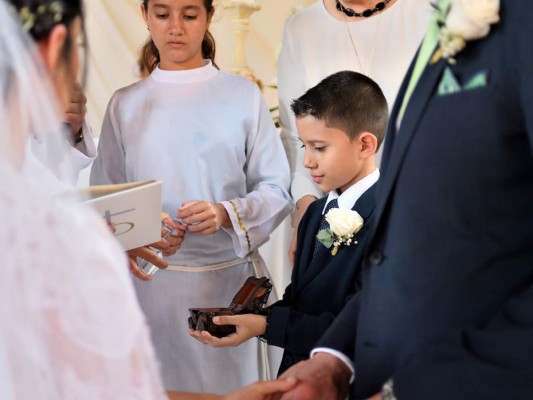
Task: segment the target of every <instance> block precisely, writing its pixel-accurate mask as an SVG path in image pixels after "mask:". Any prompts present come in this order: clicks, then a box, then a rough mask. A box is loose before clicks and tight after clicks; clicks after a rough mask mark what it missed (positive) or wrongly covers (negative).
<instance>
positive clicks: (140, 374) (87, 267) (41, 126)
mask: <svg viewBox="0 0 533 400" xmlns="http://www.w3.org/2000/svg"><path fill="white" fill-rule="evenodd" d="M65 1H67V0H65ZM62 125H63V124H62V119H61V114H60V112H59V109H58V106H57V103H56V95H55V92H54V91H53V89H52V85H51V83H50V81H49V77H48V74H47V72H46V70H45V68H44V67H43V64H42V61H41V58H40V54H39V53H38V52H37V50H36V45H35V43H34V42H33V41H32V39H31V38H30V37H29V36H28V35H27V34H26V33H25V32H24V31H23V29H21V24H20V21H19V19H18V17H17V15H16V14H15V13H14V11H13V10H12V7H11V6H10V5H8V3H6V2H5V1H4V0H0V321H1V322H0V399H2V400H12V399H29V398H39V399H44V400H62V399H65V400H66V399H77V400H83V399H87V400H89V399H90V400H92V399H109V400H115V399H118V398H127V399H161V398H163V397H164V391H163V389H162V387H161V384H160V381H159V378H158V373H157V367H156V365H155V357H154V355H153V349H152V346H151V344H150V341H149V335H148V331H147V328H146V324H145V321H144V317H143V316H142V313H141V311H140V309H139V306H138V304H137V302H136V299H135V294H134V291H133V288H132V286H131V282H130V277H129V272H128V268H127V263H126V257H125V254H124V253H123V251H122V250H121V249H120V247H119V246H118V244H117V243H116V242H115V241H114V239H113V238H112V236H111V234H110V232H109V230H108V228H107V226H106V225H105V223H104V222H103V221H102V219H101V218H100V217H99V216H98V215H96V213H94V212H92V210H90V209H87V208H85V207H83V206H81V205H80V204H77V203H74V202H73V200H72V198H69V199H68V200H65V199H62V198H61V199H60V198H52V197H51V196H50V193H49V191H50V190H54V189H53V188H51V185H52V183H51V180H47V179H42V177H41V176H40V175H39V174H37V175H35V176H34V175H33V174H31V173H28V172H27V171H25V170H24V163H25V158H28V157H27V156H28V152H30V151H31V152H32V153H33V152H34V151H38V154H36V157H35V158H36V159H37V160H39V162H42V164H43V170H51V171H54V172H56V168H59V167H61V166H62V167H65V166H66V167H67V168H68V163H65V160H64V156H65V154H66V146H68V143H67V142H66V139H65V135H64V132H63V131H62V129H63V128H62ZM32 143H38V145H39V146H38V148H39V149H38V150H36V149H30V148H31V146H32ZM44 167H46V168H44Z"/></svg>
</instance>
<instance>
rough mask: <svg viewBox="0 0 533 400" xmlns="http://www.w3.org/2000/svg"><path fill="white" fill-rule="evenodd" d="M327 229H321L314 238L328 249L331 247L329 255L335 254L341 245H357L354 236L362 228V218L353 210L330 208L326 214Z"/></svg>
mask: <svg viewBox="0 0 533 400" xmlns="http://www.w3.org/2000/svg"><path fill="white" fill-rule="evenodd" d="M326 221H328V223H329V229H322V230H321V231H319V232H318V235H316V238H317V239H318V240H319V241H320V242H321V243H322V244H323V245H324V246H326V247H327V248H328V249H329V248H331V246H333V249H332V250H331V255H333V256H334V255H335V254H337V252H338V251H339V247H340V245H341V244H344V245H345V246H350V245H352V244H357V240H355V237H354V236H355V234H356V233H357V232H359V231H360V230H361V228H362V227H363V223H364V221H363V218H361V216H360V215H359V214H358V213H357V212H356V211H353V210H348V209H345V208H332V209H331V210H329V211H328V213H327V214H326Z"/></svg>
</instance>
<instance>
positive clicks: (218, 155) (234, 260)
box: [91, 62, 292, 393]
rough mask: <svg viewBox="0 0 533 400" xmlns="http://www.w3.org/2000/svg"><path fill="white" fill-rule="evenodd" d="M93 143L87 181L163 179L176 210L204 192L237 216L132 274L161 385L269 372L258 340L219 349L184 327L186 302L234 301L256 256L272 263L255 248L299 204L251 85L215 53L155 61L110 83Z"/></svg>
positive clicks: (205, 387)
mask: <svg viewBox="0 0 533 400" xmlns="http://www.w3.org/2000/svg"><path fill="white" fill-rule="evenodd" d="M98 152H99V156H98V158H97V159H96V161H95V163H94V165H93V168H92V171H91V183H92V184H105V183H121V182H131V181H137V180H147V179H158V180H161V181H163V211H165V212H167V213H168V214H170V215H171V216H175V215H176V212H177V209H178V207H180V206H181V204H183V203H184V202H186V201H190V200H207V201H211V202H219V203H222V204H223V205H224V207H225V208H226V210H227V211H228V214H229V216H230V218H231V222H232V225H233V226H232V228H229V229H226V228H223V229H221V230H219V231H218V232H217V233H215V234H213V235H209V236H200V235H194V234H191V233H188V234H187V235H186V237H185V240H184V242H183V244H182V247H181V249H180V250H179V251H178V252H177V253H176V254H175V255H174V256H172V257H169V258H168V262H169V264H170V265H171V267H170V268H169V269H167V270H164V271H159V272H157V273H156V274H155V276H154V279H153V280H152V281H151V282H141V281H136V282H135V286H136V290H137V294H138V297H139V301H140V303H141V306H142V308H143V310H144V311H145V313H146V315H147V319H148V322H149V324H150V327H151V329H152V338H153V342H154V345H155V347H156V352H157V355H158V358H159V360H161V363H162V374H163V379H164V384H165V387H166V388H167V389H169V390H178V389H179V390H182V391H185V390H191V391H208V392H216V393H222V392H227V391H230V390H232V389H235V388H237V387H240V386H242V385H244V384H247V383H250V382H252V381H254V380H257V379H260V378H261V377H263V376H264V375H262V373H263V372H264V371H262V369H263V368H262V364H261V357H260V350H259V347H260V344H259V341H258V340H256V339H252V340H250V341H248V342H247V343H245V344H243V345H241V346H239V347H238V348H227V349H213V348H210V347H207V346H204V345H202V344H200V343H198V342H196V341H195V340H194V339H192V338H191V337H190V336H189V335H188V333H187V318H188V308H190V307H215V306H228V305H229V304H230V303H231V300H232V298H233V296H234V295H235V293H236V292H237V291H238V289H239V288H240V287H241V286H242V284H243V282H244V281H245V280H246V278H247V277H248V276H251V275H254V274H255V273H254V266H253V264H255V266H256V268H259V271H258V273H259V274H264V275H268V273H267V271H266V270H265V269H264V268H263V266H262V265H261V262H260V261H261V260H258V259H257V256H256V253H255V250H256V249H257V247H258V246H259V245H261V244H262V243H264V242H265V241H266V240H267V239H268V237H269V235H270V233H271V232H272V231H273V230H274V228H275V227H276V226H277V225H278V224H279V223H280V222H281V221H282V220H283V218H284V217H285V216H286V215H287V214H288V213H289V212H290V210H291V209H292V200H291V198H290V196H289V194H288V188H289V179H290V178H289V175H290V173H289V166H288V162H287V158H286V155H285V152H284V150H283V146H282V144H281V140H280V138H279V135H278V133H277V131H276V130H275V127H274V125H273V122H272V119H271V117H270V113H269V111H268V108H267V106H266V104H265V103H264V101H263V99H262V96H261V93H260V91H259V90H258V88H257V87H256V85H254V84H253V83H251V82H250V81H249V80H247V79H245V78H242V77H238V76H235V75H230V74H226V73H223V72H221V71H219V70H217V69H216V68H214V67H213V66H212V64H211V63H210V62H206V65H205V66H203V67H201V68H197V69H192V70H185V71H163V70H161V69H159V68H157V69H156V70H155V71H154V72H153V73H152V74H151V75H150V76H149V77H148V78H146V79H145V80H143V81H140V82H138V83H136V84H133V85H131V86H128V87H126V88H123V89H121V90H119V91H117V92H116V93H115V94H114V95H113V97H112V99H111V100H110V103H109V105H108V109H107V112H106V116H105V119H104V123H103V127H102V134H101V136H100V142H99V147H98ZM252 259H253V260H255V261H256V262H255V263H252V262H251V260H252ZM221 263H222V264H223V265H219V264H221ZM228 264H229V265H232V264H235V265H232V266H229V267H228ZM218 267H220V268H218ZM224 267H225V268H224ZM206 269H207V271H206ZM274 364H277V363H276V362H275V363H274ZM276 367H277V365H273V369H274V370H275V368H276Z"/></svg>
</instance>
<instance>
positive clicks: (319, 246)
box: [313, 199, 339, 257]
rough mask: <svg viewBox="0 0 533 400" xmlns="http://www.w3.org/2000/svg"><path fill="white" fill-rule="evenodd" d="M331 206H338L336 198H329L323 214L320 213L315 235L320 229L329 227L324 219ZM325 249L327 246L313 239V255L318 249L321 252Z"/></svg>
mask: <svg viewBox="0 0 533 400" xmlns="http://www.w3.org/2000/svg"><path fill="white" fill-rule="evenodd" d="M332 208H339V202H338V201H337V199H333V200H331V201H330V202H329V203H328V205H327V206H326V209H325V210H324V214H323V215H322V220H321V221H320V226H319V228H318V231H317V233H316V234H317V235H318V232H320V231H321V230H323V229H329V222H328V221H327V220H326V214H327V213H328V211H329V210H331V209H332ZM327 250H328V248H327V247H326V246H324V245H323V244H322V243H321V242H320V241H319V240H318V239H315V248H314V250H313V257H315V256H316V254H317V253H318V252H319V251H320V252H323V251H327Z"/></svg>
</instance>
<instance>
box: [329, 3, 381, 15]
mask: <svg viewBox="0 0 533 400" xmlns="http://www.w3.org/2000/svg"><path fill="white" fill-rule="evenodd" d="M335 1H336V3H337V4H336V6H337V10H339V11H340V12H342V13H344V14H346V16H348V17H365V18H368V17H371V16H372V14H374V13H375V12H377V11H382V10H383V9H385V7H387V4H389V3H390V2H391V0H383V1H380V2H379V3H378V4H376V5H375V6H374V8H368V9H366V10H365V11H363V12H360V13H358V12H355V11H354V10H352V9H351V8H347V7H344V6H343V5H342V4H341V2H340V1H339V0H335Z"/></svg>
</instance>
